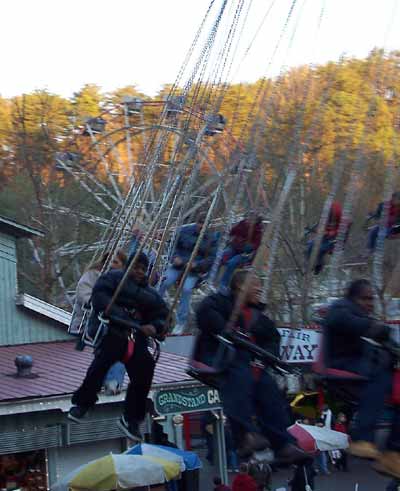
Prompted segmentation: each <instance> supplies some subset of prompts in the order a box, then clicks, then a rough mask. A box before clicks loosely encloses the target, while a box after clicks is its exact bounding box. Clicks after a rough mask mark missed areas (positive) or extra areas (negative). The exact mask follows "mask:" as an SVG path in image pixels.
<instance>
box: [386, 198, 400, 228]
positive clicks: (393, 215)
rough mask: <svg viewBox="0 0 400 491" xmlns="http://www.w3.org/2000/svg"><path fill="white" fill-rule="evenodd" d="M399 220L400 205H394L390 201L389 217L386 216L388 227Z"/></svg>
mask: <svg viewBox="0 0 400 491" xmlns="http://www.w3.org/2000/svg"><path fill="white" fill-rule="evenodd" d="M399 221H400V205H394V204H393V203H390V208H389V217H388V225H389V227H393V225H396V223H398V222H399Z"/></svg>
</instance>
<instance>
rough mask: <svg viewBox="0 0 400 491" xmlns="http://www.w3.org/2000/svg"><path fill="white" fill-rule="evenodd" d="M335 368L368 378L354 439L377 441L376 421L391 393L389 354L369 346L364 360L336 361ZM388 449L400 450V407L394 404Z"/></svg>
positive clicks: (359, 409)
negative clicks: (375, 433)
mask: <svg viewBox="0 0 400 491" xmlns="http://www.w3.org/2000/svg"><path fill="white" fill-rule="evenodd" d="M332 367H333V368H339V369H342V370H348V371H351V372H355V373H359V374H360V375H364V376H366V377H368V381H366V382H365V383H364V384H365V385H364V387H363V388H362V391H361V396H360V401H359V407H358V413H357V417H356V421H355V428H354V430H353V431H352V435H351V436H352V438H353V440H365V441H369V442H373V441H374V432H375V427H376V423H377V421H378V419H379V417H380V416H381V415H382V413H383V411H384V408H385V399H386V398H387V397H389V396H390V395H391V392H392V381H393V372H392V366H391V362H390V357H389V355H388V354H387V353H386V352H384V351H383V350H379V349H376V348H373V347H369V346H367V347H366V348H365V352H364V355H363V357H362V359H349V360H337V361H335V362H334V363H332ZM387 446H388V448H392V449H394V450H397V451H398V450H399V449H400V409H399V407H397V406H395V407H394V418H393V421H392V429H391V433H390V437H389V441H388V444H387Z"/></svg>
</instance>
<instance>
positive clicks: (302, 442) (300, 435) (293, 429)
mask: <svg viewBox="0 0 400 491" xmlns="http://www.w3.org/2000/svg"><path fill="white" fill-rule="evenodd" d="M287 431H288V433H290V434H291V435H292V436H294V438H296V440H297V445H298V446H299V447H300V448H302V449H303V450H304V451H305V452H308V453H315V452H316V451H317V450H318V448H317V443H316V441H315V438H314V437H313V436H311V435H310V433H309V432H308V431H307V430H306V429H304V428H302V427H301V426H299V425H298V424H294V425H292V426H289V428H288V429H287Z"/></svg>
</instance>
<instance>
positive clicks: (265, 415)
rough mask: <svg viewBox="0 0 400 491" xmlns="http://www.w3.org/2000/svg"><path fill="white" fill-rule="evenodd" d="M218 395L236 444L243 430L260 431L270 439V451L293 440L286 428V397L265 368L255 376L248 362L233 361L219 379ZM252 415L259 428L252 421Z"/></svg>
mask: <svg viewBox="0 0 400 491" xmlns="http://www.w3.org/2000/svg"><path fill="white" fill-rule="evenodd" d="M239 388H240V390H238V389H239ZM220 394H221V397H222V403H223V408H224V412H225V414H226V415H227V417H228V418H229V422H230V426H231V428H232V435H233V438H234V440H235V443H236V446H237V445H238V444H240V440H241V437H242V436H243V434H244V433H247V432H258V431H259V430H260V431H261V433H263V434H264V435H265V436H266V437H267V438H268V439H269V441H270V442H271V447H272V448H273V450H279V449H281V448H282V447H284V446H285V445H286V444H287V443H293V442H295V440H294V438H293V437H292V436H291V435H290V434H289V433H288V432H287V431H286V428H287V427H288V426H289V425H290V418H289V414H288V411H287V403H286V401H285V398H284V397H283V395H282V394H281V392H280V390H279V388H278V386H277V385H276V382H275V380H274V379H273V378H272V377H271V375H270V374H269V373H268V372H266V371H265V370H263V371H262V372H261V376H260V377H259V378H258V379H256V378H254V376H253V372H252V369H251V366H250V363H249V361H246V360H241V359H240V358H239V359H236V360H234V362H233V364H232V366H231V367H230V368H229V369H228V370H227V372H226V374H225V375H224V377H223V380H221V385H220ZM254 416H256V417H257V423H258V427H259V430H258V428H257V426H256V425H255V423H254V422H253V417H254Z"/></svg>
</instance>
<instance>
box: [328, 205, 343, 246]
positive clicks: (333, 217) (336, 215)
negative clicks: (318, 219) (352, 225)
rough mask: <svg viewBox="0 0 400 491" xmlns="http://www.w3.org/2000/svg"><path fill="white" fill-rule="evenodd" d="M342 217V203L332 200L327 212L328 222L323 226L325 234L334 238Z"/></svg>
mask: <svg viewBox="0 0 400 491" xmlns="http://www.w3.org/2000/svg"><path fill="white" fill-rule="evenodd" d="M341 219H342V205H341V204H340V203H339V202H338V201H334V202H333V203H332V205H331V210H330V212H329V218H328V223H327V224H326V227H325V235H326V236H328V237H330V238H334V237H336V236H337V234H338V232H339V225H340V220H341Z"/></svg>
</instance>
